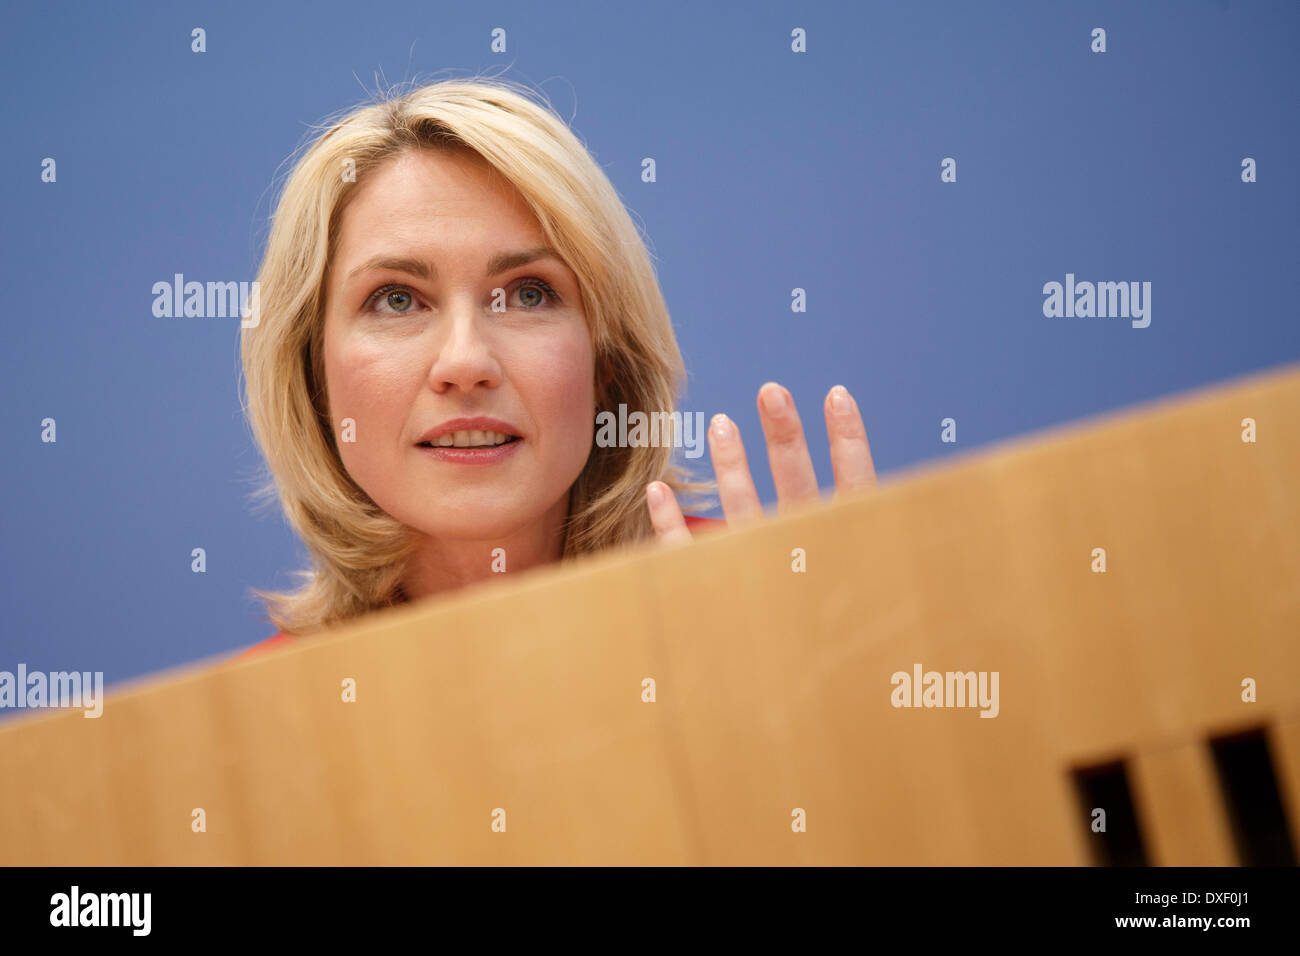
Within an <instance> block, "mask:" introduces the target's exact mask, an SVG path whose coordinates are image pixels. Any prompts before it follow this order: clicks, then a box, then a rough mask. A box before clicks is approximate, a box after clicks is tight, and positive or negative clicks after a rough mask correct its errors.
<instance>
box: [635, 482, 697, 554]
mask: <svg viewBox="0 0 1300 956" xmlns="http://www.w3.org/2000/svg"><path fill="white" fill-rule="evenodd" d="M645 500H646V505H647V506H648V507H649V509H650V523H651V524H652V525H654V529H655V536H656V537H657V538H658V539H659V540H660V541H662V542H663V543H664V544H677V543H680V542H683V541H690V540H691V531H690V529H689V528H687V527H686V519H685V518H683V517H682V509H681V508H679V507H678V506H677V496H676V495H675V494H673V490H672V489H671V488H669V487H668V486H667V485H666V484H664V483H663V482H662V481H652V482H650V484H648V485H646V486H645Z"/></svg>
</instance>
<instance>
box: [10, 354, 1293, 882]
mask: <svg viewBox="0 0 1300 956" xmlns="http://www.w3.org/2000/svg"><path fill="white" fill-rule="evenodd" d="M1246 419H1250V420H1252V421H1253V423H1254V425H1253V427H1254V429H1255V435H1254V437H1255V440H1254V441H1247V440H1243V435H1248V429H1249V428H1250V427H1251V426H1250V424H1249V423H1246V424H1243V422H1244V420H1246ZM1097 549H1104V554H1102V553H1101V552H1100V551H1098V550H1097ZM800 556H802V557H800ZM1102 560H1104V569H1105V570H1104V571H1103V570H1100V568H1101V567H1102V566H1103V565H1102V564H1101V563H1100V562H1101V561H1102ZM801 561H802V566H803V569H802V570H798V568H799V566H800V563H801ZM918 669H919V672H920V675H921V681H920V682H919V686H915V687H911V686H904V683H903V682H902V680H901V678H900V677H898V676H896V675H908V677H909V679H910V678H911V677H912V676H913V675H915V674H916V673H917V671H918ZM932 671H933V672H935V673H937V674H938V675H939V678H940V685H939V686H936V685H935V683H934V681H933V680H931V679H929V678H927V677H926V675H928V674H929V673H930V672H932ZM994 672H996V674H997V681H998V682H997V685H996V686H997V694H996V698H997V700H996V716H992V715H991V712H992V711H993V709H994V708H993V707H992V706H987V707H983V706H970V704H971V702H972V701H971V699H970V698H967V699H966V702H965V703H966V705H965V706H958V705H957V703H958V701H959V698H958V697H957V696H955V695H956V693H958V692H960V691H962V690H963V689H967V688H968V689H969V690H970V691H971V693H972V694H973V695H974V697H975V698H976V701H978V687H979V677H980V675H981V674H982V675H986V676H987V677H988V682H987V683H986V685H985V686H986V689H988V690H991V689H992V683H991V682H992V675H993V673H994ZM949 673H952V674H956V675H965V674H971V675H972V677H974V678H975V680H973V681H971V682H970V683H964V682H965V681H966V680H967V678H965V677H964V676H958V677H957V678H956V679H955V680H954V679H951V678H948V677H947V676H946V675H948V674H949ZM348 681H353V682H355V684H354V686H355V698H356V699H355V701H354V702H347V701H345V700H344V697H345V691H344V688H345V684H346V682H348ZM650 682H653V683H650ZM927 693H928V694H929V695H930V696H929V697H928V698H927V697H926V696H925V695H926V694H927ZM1252 694H1253V697H1254V699H1253V700H1251V699H1250V698H1251V696H1252ZM651 698H653V699H651ZM900 699H901V700H906V701H907V702H908V703H909V704H911V705H910V706H895V705H896V704H897V703H900ZM927 700H928V701H929V702H930V703H931V704H934V703H936V702H937V703H939V704H944V705H945V706H926V705H925V702H926V701H927ZM917 702H920V706H914V704H916V703H917ZM981 714H989V715H990V716H981ZM0 780H3V781H4V786H3V788H2V790H0V863H3V864H40V865H45V864H73V865H99V864H111V865H118V864H121V865H141V864H143V865H154V864H182V865H185V864H199V865H204V864H236V865H238V864H254V865H258V864H705V865H715V864H961V865H965V864H991V865H1002V864H1046V865H1057V864H1064V865H1072V864H1088V863H1094V862H1142V861H1147V862H1150V863H1154V864H1208V865H1219V864H1224V865H1231V864H1235V863H1239V862H1245V863H1250V862H1269V861H1281V862H1287V861H1288V858H1287V854H1288V853H1290V854H1292V856H1291V859H1292V860H1293V858H1294V856H1293V855H1294V852H1295V851H1294V846H1295V845H1296V844H1297V843H1300V369H1297V368H1296V367H1291V368H1289V369H1285V370H1282V371H1281V372H1273V373H1269V374H1266V375H1260V376H1256V377H1253V378H1250V379H1247V380H1244V381H1241V382H1237V383H1234V384H1232V385H1231V386H1229V387H1225V388H1215V389H1211V390H1206V391H1203V392H1197V393H1194V394H1191V395H1187V396H1180V397H1179V398H1178V399H1176V400H1172V401H1166V402H1161V403H1158V404H1155V405H1150V406H1144V407H1142V408H1140V409H1137V410H1134V411H1130V412H1126V413H1124V414H1121V415H1117V416H1110V417H1107V418H1104V419H1100V420H1097V421H1094V422H1089V423H1085V424H1084V425H1080V426H1072V427H1069V428H1065V429H1060V430H1056V431H1053V432H1050V433H1047V434H1044V435H1038V436H1033V437H1031V438H1029V439H1025V440H1017V441H1015V442H1011V443H1007V444H1003V445H1000V446H997V447H995V448H993V449H992V450H988V451H986V452H983V453H979V454H974V455H970V456H966V457H961V458H957V459H953V460H952V461H950V462H948V463H945V464H944V465H942V466H936V467H925V468H920V469H915V470H913V471H910V472H908V473H906V474H904V475H903V476H901V477H895V478H894V479H892V480H887V481H885V482H884V483H883V484H882V485H881V487H880V488H879V489H878V490H876V491H874V492H871V493H864V494H860V495H857V496H853V497H850V498H845V499H841V500H838V501H836V502H834V503H828V504H824V505H819V506H816V507H810V508H807V509H804V510H801V511H797V512H793V513H790V514H786V515H783V516H780V517H775V518H772V519H770V520H768V521H766V522H762V523H760V524H756V525H753V526H750V527H747V528H741V529H735V530H728V531H723V532H714V533H712V534H709V535H705V536H702V537H700V538H699V539H698V540H696V541H694V542H692V543H690V544H688V545H683V546H679V547H673V548H668V547H661V546H659V545H658V544H657V543H649V544H647V545H646V546H645V547H643V548H640V549H638V550H636V551H635V552H631V553H625V554H618V555H607V556H603V557H600V558H595V559H588V560H583V561H579V562H576V563H574V564H571V565H567V566H563V567H559V566H557V567H552V568H547V569H544V570H539V571H535V572H530V573H527V574H523V575H520V576H518V577H516V578H513V579H507V578H503V579H502V580H500V581H494V582H492V583H490V584H488V585H484V586H480V587H477V588H474V589H471V590H467V591H463V592H460V593H459V594H457V595H453V596H449V597H448V598H445V599H440V600H435V601H430V602H423V603H420V604H416V605H411V606H407V607H402V608H399V609H395V610H391V611H385V612H383V613H380V614H376V615H373V616H371V617H368V618H366V619H364V620H361V621H358V622H354V623H352V624H349V625H347V626H344V627H341V628H339V629H338V630H336V631H334V632H332V633H331V634H330V635H326V636H319V637H316V638H311V639H309V640H305V641H304V642H303V643H302V645H301V646H300V647H297V648H294V649H291V650H288V651H284V652H279V653H271V654H268V655H266V656H265V658H263V659H256V658H255V659H253V660H251V661H249V662H246V663H240V664H236V665H214V664H213V663H212V662H207V663H206V664H205V665H203V666H200V667H195V668H190V669H187V670H185V671H183V672H177V673H172V674H168V675H165V676H163V677H161V678H153V679H150V680H146V681H143V682H139V683H137V684H135V685H133V686H131V687H127V688H117V689H116V693H114V692H113V690H110V692H109V694H108V696H107V700H106V703H105V706H104V712H103V716H102V717H100V718H99V719H85V718H84V717H83V715H82V713H81V711H61V712H45V713H43V714H40V715H38V716H35V717H31V716H27V717H15V716H14V715H13V714H9V715H8V716H6V717H5V718H4V720H3V721H0ZM1098 810H1100V811H1102V812H1103V813H1104V814H1105V816H1104V819H1105V822H1106V829H1105V831H1104V832H1101V831H1098V830H1096V829H1094V827H1096V826H1097V821H1100V820H1101V819H1102V817H1099V816H1098V814H1097V811H1098ZM196 811H201V815H200V814H198V813H197V812H196ZM200 819H201V820H202V823H203V828H202V829H201V830H196V826H197V824H196V822H195V821H196V820H200Z"/></svg>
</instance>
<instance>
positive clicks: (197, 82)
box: [0, 0, 1300, 683]
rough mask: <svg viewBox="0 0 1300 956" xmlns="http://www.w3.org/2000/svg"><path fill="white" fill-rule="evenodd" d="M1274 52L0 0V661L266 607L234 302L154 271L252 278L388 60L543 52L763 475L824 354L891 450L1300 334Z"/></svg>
mask: <svg viewBox="0 0 1300 956" xmlns="http://www.w3.org/2000/svg"><path fill="white" fill-rule="evenodd" d="M466 11H470V12H466ZM196 26H201V27H204V28H205V29H206V30H207V52H206V53H203V54H195V53H192V52H191V51H190V42H191V40H190V31H191V29H192V28H194V27H196ZM1096 26H1101V27H1104V28H1105V29H1106V30H1107V43H1108V52H1106V53H1104V54H1094V53H1092V52H1091V51H1090V43H1091V38H1090V32H1091V30H1092V28H1093V27H1096ZM494 27H504V28H505V29H506V30H507V37H508V52H507V53H506V54H504V55H502V54H493V53H491V52H490V50H489V41H490V32H491V30H492V29H493V28H494ZM794 27H803V28H805V29H806V30H807V34H808V52H807V53H805V54H799V55H796V54H794V53H792V52H791V50H790V31H791V30H792V29H793V28H794ZM1297 50H1300V4H1297V3H1295V2H1293V0H1283V2H1276V3H1267V2H1249V3H1246V2H1236V3H1228V2H1224V0H1219V2H1212V0H1207V2H1191V0H1187V2H1170V3H1153V2H1143V3H1140V4H1134V3H1130V2H1127V0H1126V2H1116V3H1086V4H1085V3H1076V4H1064V3H1039V2H1026V3H1000V4H996V5H994V4H986V3H970V2H954V3H907V4H898V5H893V4H890V5H885V4H870V5H867V4H858V3H847V2H845V3H835V4H831V3H820V4H806V3H744V4H739V3H737V4H733V5H727V6H723V5H713V4H699V3H667V2H658V0H657V2H654V3H645V4H640V5H635V4H609V3H570V2H556V0H548V2H545V3H536V2H520V3H497V4H487V5H483V6H479V7H474V6H470V5H464V4H456V5H451V4H444V5H439V4H435V3H428V2H418V3H417V2H410V3H406V2H401V3H395V2H375V3H367V4H363V5H357V4H355V3H351V2H338V0H323V2H313V3H312V4H301V5H291V4H288V3H276V4H264V3H249V4H232V3H210V4H178V3H158V4H114V5H103V6H94V7H92V6H90V5H86V6H84V7H83V6H73V5H53V6H51V5H46V4H35V3H23V4H13V3H8V4H6V8H5V11H4V13H3V30H0V51H2V53H3V56H0V70H3V74H4V75H3V80H4V83H3V86H4V90H5V100H6V105H5V108H4V130H5V148H4V149H3V150H0V170H2V173H3V174H2V175H0V183H2V184H3V186H2V188H3V189H4V197H3V199H4V204H3V208H4V219H5V228H4V229H3V234H2V235H0V270H2V273H3V278H4V288H5V290H6V292H7V295H8V301H9V309H8V310H7V314H6V317H5V322H4V326H3V328H4V342H5V348H4V350H3V358H2V359H0V363H2V365H0V433H2V434H3V435H4V449H5V453H4V455H3V465H2V466H0V468H2V469H3V492H4V506H3V512H2V514H3V525H4V534H3V546H2V549H0V562H2V567H0V570H2V571H3V574H2V575H0V628H3V633H2V634H0V669H8V670H13V669H15V667H16V665H17V663H18V662H20V661H21V662H25V663H26V664H27V666H28V668H29V669H43V670H52V669H77V670H102V671H103V672H104V673H105V677H106V679H107V680H108V681H109V682H110V683H111V682H113V681H116V680H120V679H122V678H125V677H129V676H132V675H137V674H141V673H145V672H148V671H152V670H156V669H159V668H163V667H168V666H171V665H175V664H179V663H181V662H185V661H189V660H193V659H196V658H200V657H204V656H207V655H211V654H217V653H222V652H226V651H231V650H234V649H236V648H238V647H241V646H244V645H247V644H250V643H252V642H254V641H257V640H260V639H262V638H264V637H266V636H268V635H269V634H271V633H272V632H273V628H272V627H271V625H270V624H269V623H268V622H267V621H266V619H265V617H264V615H263V612H262V608H261V605H260V604H259V603H258V602H257V601H256V599H254V598H253V597H252V595H251V594H250V592H249V589H250V588H251V587H288V586H290V585H291V584H292V580H291V579H290V578H289V576H288V573H287V572H289V571H290V570H293V569H297V568H303V567H306V566H307V561H306V554H305V552H304V551H303V549H302V547H301V545H300V543H299V542H298V540H297V539H296V537H295V536H294V535H293V534H292V532H291V531H290V530H289V529H288V527H287V526H286V525H285V524H284V522H283V520H282V519H281V518H280V517H279V513H278V511H276V510H271V511H262V512H254V511H253V510H252V509H251V507H250V502H249V493H250V492H251V490H252V489H253V487H254V479H255V478H256V476H257V473H258V469H259V466H260V457H259V454H258V452H257V449H256V447H255V446H254V444H253V442H252V439H251V435H250V433H249V431H248V429H247V427H246V425H245V423H244V421H243V419H242V416H241V412H240V407H239V398H238V393H237V370H238V366H239V361H238V321H237V320H233V319H225V320H223V319H196V318H180V319H158V318H154V316H153V314H152V303H153V295H152V292H151V288H152V285H153V283H155V282H158V281H165V282H170V281H171V277H172V275H173V273H176V272H181V273H184V274H185V276H186V277H187V279H195V280H198V281H232V280H251V279H252V278H253V277H254V276H255V273H256V269H257V265H258V261H259V257H260V250H261V244H262V241H263V239H264V236H265V233H266V220H267V217H268V216H269V214H270V212H271V210H272V208H273V205H272V203H273V200H274V193H273V192H272V191H271V189H270V185H271V182H272V179H273V177H274V176H275V174H276V172H277V169H278V167H279V166H280V164H281V163H282V162H283V161H284V160H285V158H286V157H287V156H288V155H289V154H290V153H291V152H292V150H293V149H294V148H295V147H296V146H297V145H298V144H299V142H300V140H301V139H302V137H303V136H304V135H305V134H306V132H307V130H308V126H309V125H310V124H312V123H315V122H318V121H319V120H321V119H322V118H324V117H325V116H326V115H328V114H331V113H333V112H335V111H337V110H339V109H340V108H343V107H347V106H351V105H353V104H355V103H357V102H360V101H362V100H364V99H366V97H367V95H368V93H370V92H372V91H373V90H374V89H375V87H376V85H377V76H376V74H379V78H378V82H380V83H382V82H383V78H386V79H387V81H390V82H395V81H400V80H406V79H412V78H414V79H420V80H424V81H427V80H431V79H438V78H445V77H447V76H463V75H467V74H471V73H475V72H480V71H493V72H499V73H501V75H503V76H505V77H508V78H512V79H516V80H519V81H522V82H525V83H528V84H530V85H532V86H534V87H537V86H540V87H541V89H542V90H543V91H544V92H545V93H546V94H547V95H548V96H549V97H550V99H551V101H552V102H553V104H554V105H555V107H556V109H557V110H558V112H559V113H560V114H561V115H562V116H564V117H565V119H566V120H570V121H571V125H572V126H573V128H574V129H575V130H576V131H577V132H578V134H579V136H580V137H581V138H583V140H584V141H585V142H586V143H587V144H588V145H589V147H590V148H591V150H592V151H593V153H594V155H595V156H596V159H597V161H598V162H599V163H600V165H601V166H602V168H603V169H604V170H605V171H606V173H607V174H608V175H609V177H610V178H611V180H612V181H613V183H614V185H615V187H616V188H617V189H618V191H619V193H620V195H621V196H622V197H623V198H624V201H625V202H626V204H627V205H628V207H629V208H630V209H631V210H632V212H633V215H634V217H636V218H637V219H638V221H640V222H642V223H644V228H645V230H646V233H647V235H648V237H649V241H650V243H651V248H652V251H653V254H654V256H655V259H656V264H657V268H658V270H659V274H660V278H661V282H662V286H663V290H664V294H665V296H666V298H667V300H668V303H669V307H670V309H671V311H672V314H673V318H674V322H675V325H676V328H677V332H678V335H679V339H680V343H681V346H682V350H683V353H684V355H685V358H686V362H687V367H688V368H689V370H690V381H689V391H688V394H687V395H686V396H685V397H684V399H683V408H684V409H686V410H688V411H695V410H699V411H703V412H705V413H706V415H712V414H713V413H714V412H717V411H726V412H727V413H728V414H730V415H731V416H732V417H733V418H735V419H736V420H737V421H738V423H739V425H740V427H741V430H742V433H743V434H744V435H745V436H746V438H747V439H748V445H749V452H750V460H751V463H752V464H753V466H754V472H755V479H756V482H757V484H758V487H759V490H760V494H762V495H763V496H764V499H765V500H766V501H768V502H769V503H771V502H772V500H773V492H772V486H771V479H770V475H769V473H768V470H767V463H766V460H765V458H766V456H765V454H764V453H763V445H762V441H761V432H760V430H759V425H758V417H757V412H756V409H755V393H756V391H757V389H758V386H759V385H760V384H761V383H762V382H764V381H766V380H768V379H776V380H778V381H781V382H782V383H784V384H786V385H787V386H788V387H790V389H791V390H792V391H793V393H794V395H795V399H796V401H797V402H798V403H799V405H800V408H801V410H802V413H803V417H804V421H805V425H806V426H807V427H808V430H809V432H810V446H811V449H812V453H813V457H814V460H815V462H816V464H817V468H818V474H819V477H820V479H821V483H822V486H823V488H825V489H827V490H828V491H829V489H830V487H831V483H832V479H831V470H830V462H829V457H828V453H827V448H826V436H825V431H824V428H823V425H822V421H821V413H820V402H821V399H822V397H823V396H824V395H825V393H826V391H827V389H828V388H829V387H830V386H831V385H833V384H836V383H837V382H839V383H843V384H845V385H846V386H848V387H849V389H850V390H851V391H852V392H853V393H854V394H855V395H856V396H857V398H858V400H859V403H860V405H861V407H862V409H863V412H864V417H865V420H866V424H867V428H868V433H869V435H870V438H871V445H872V449H873V452H874V456H875V461H876V465H877V468H878V469H879V471H880V472H881V473H888V472H890V471H893V470H897V469H899V468H900V467H903V466H907V465H912V464H915V463H917V462H920V461H923V460H927V459H934V458H938V457H942V456H944V455H946V454H952V453H954V452H964V451H968V450H970V449H971V448H974V447H978V446H980V445H983V444H986V443H988V442H991V441H995V440H998V439H1003V438H1006V437H1009V436H1013V435H1017V434H1021V433H1024V432H1029V431H1032V430H1035V429H1040V428H1043V427H1045V426H1050V425H1053V424H1057V423H1061V422H1065V421H1069V420H1073V419H1077V418H1080V417H1082V416H1088V415H1092V414H1096V413H1099V412H1103V411H1106V410H1110V409H1114V408H1118V407H1120V406H1124V405H1128V404H1131V403H1134V402H1137V401H1140V400H1144V399H1149V398H1152V397H1156V396H1161V395H1165V394H1168V393H1171V392H1176V391H1179V390H1183V389H1187V388H1191V387H1194V386H1199V385H1203V384H1207V383H1210V382H1215V381H1220V380H1223V379H1226V378H1230V377H1234V376H1237V375H1240V374H1243V373H1246V372H1249V371H1252V370H1257V369H1261V368H1266V367H1272V366H1276V365H1279V364H1282V363H1285V362H1291V361H1295V360H1296V359H1297V358H1300V326H1298V324H1297V310H1296V308H1295V304H1294V303H1295V290H1294V282H1295V280H1296V276H1297V273H1298V272H1300V270H1298V269H1297V266H1298V265H1300V239H1298V237H1297V220H1298V219H1300V216H1298V213H1300V203H1298V202H1297V189H1298V188H1300V181H1298V179H1297V176H1296V174H1295V165H1296V162H1297V157H1300V130H1298V128H1297V116H1298V115H1300V69H1298V67H1297V63H1298V62H1300V55H1298V54H1297ZM47 156H49V157H54V158H55V159H56V161H57V163H58V181H57V183H55V184H52V185H51V184H46V183H42V182H41V178H40V173H41V161H42V159H43V158H44V157H47ZM645 156H653V157H654V158H655V160H656V161H657V164H658V182H656V183H653V184H646V183H642V182H641V179H640V170H641V159H642V158H643V157H645ZM1246 156H1250V157H1254V158H1255V159H1256V161H1257V162H1258V176H1259V181H1258V182H1257V183H1254V184H1243V183H1242V182H1241V178H1240V173H1241V168H1240V163H1241V160H1242V158H1243V157H1246ZM944 157H954V158H955V159H956V160H957V163H958V181H957V183H955V184H948V183H942V182H940V179H939V173H940V162H941V160H942V159H943V158H944ZM1067 272H1073V273H1075V275H1076V276H1077V278H1078V279H1079V280H1090V281H1103V280H1106V281H1121V280H1123V281H1132V280H1136V281H1149V282H1151V283H1152V285H1153V289H1152V322H1151V326H1150V327H1149V328H1147V329H1134V328H1131V326H1130V324H1129V322H1128V321H1127V320H1123V319H1049V318H1045V317H1044V316H1043V314H1042V304H1043V294H1042V287H1043V284H1044V283H1045V282H1049V281H1057V282H1063V281H1064V278H1065V274H1066V273H1067ZM796 286H798V287H802V288H804V289H806V290H807V295H808V311H807V312H806V313H804V314H794V313H792V312H791V310H790V294H791V289H793V288H794V287H796ZM947 416H952V417H954V418H956V419H957V421H958V438H959V439H960V440H959V442H958V444H956V445H945V444H942V443H941V442H940V438H939V422H940V420H941V419H942V418H944V417H947ZM45 417H52V418H54V419H56V420H57V423H58V442H57V444H44V443H42V442H41V440H40V422H41V420H42V419H43V418H45ZM700 462H701V463H702V464H705V465H707V457H706V458H704V459H700ZM708 473H709V474H711V469H710V470H708ZM195 547H203V548H205V549H206V551H207V573H206V574H195V573H192V572H191V570H190V562H191V557H190V552H191V549H192V548H195Z"/></svg>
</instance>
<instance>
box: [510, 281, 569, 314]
mask: <svg viewBox="0 0 1300 956" xmlns="http://www.w3.org/2000/svg"><path fill="white" fill-rule="evenodd" d="M516 291H518V292H519V293H520V299H521V300H524V293H530V294H531V298H529V299H527V300H526V301H525V304H524V308H526V309H536V308H538V307H539V306H541V305H544V304H545V303H546V301H547V300H548V299H549V300H550V301H552V302H559V301H560V296H559V294H558V293H557V292H556V291H555V290H554V289H552V288H551V287H550V286H549V285H547V284H546V283H545V282H543V281H542V280H541V279H524V280H523V282H521V283H520V284H519V286H518V288H517V290H516Z"/></svg>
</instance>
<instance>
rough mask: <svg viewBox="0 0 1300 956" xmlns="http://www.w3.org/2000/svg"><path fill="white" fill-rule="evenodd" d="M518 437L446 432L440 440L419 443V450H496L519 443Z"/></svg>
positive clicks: (490, 433) (483, 432) (485, 432)
mask: <svg viewBox="0 0 1300 956" xmlns="http://www.w3.org/2000/svg"><path fill="white" fill-rule="evenodd" d="M521 440H522V439H520V437H519V436H518V435H507V434H504V433H503V432H490V431H477V430H474V431H468V430H467V431H458V432H448V433H447V434H446V435H443V436H442V437H441V438H435V439H432V440H431V441H422V442H420V447H421V448H497V447H499V446H501V445H508V444H510V443H511V442H517V441H521Z"/></svg>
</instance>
